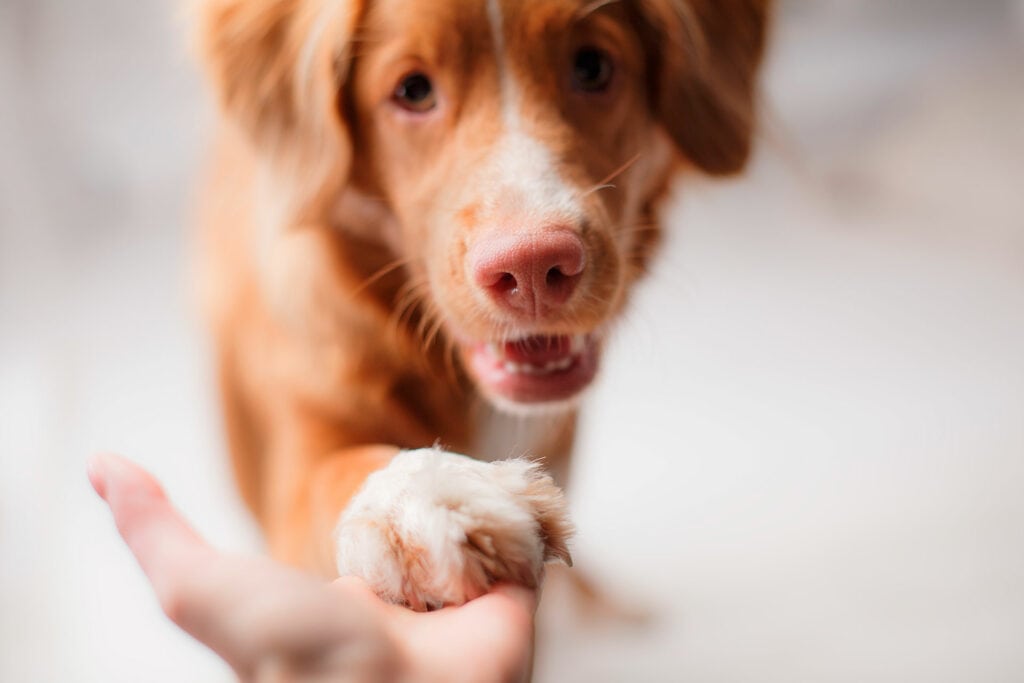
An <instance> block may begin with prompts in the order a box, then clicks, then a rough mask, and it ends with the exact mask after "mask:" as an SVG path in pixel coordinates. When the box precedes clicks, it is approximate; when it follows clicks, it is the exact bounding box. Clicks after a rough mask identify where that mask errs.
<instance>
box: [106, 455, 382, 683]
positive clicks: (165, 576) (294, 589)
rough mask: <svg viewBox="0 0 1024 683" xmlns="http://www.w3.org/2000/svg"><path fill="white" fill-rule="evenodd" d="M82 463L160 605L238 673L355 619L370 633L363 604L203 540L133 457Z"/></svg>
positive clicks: (319, 640) (318, 646) (307, 652)
mask: <svg viewBox="0 0 1024 683" xmlns="http://www.w3.org/2000/svg"><path fill="white" fill-rule="evenodd" d="M88 472H89V480H90V481H91V482H92V485H93V488H95V489H96V491H97V493H99V494H100V496H101V497H103V498H104V499H105V500H106V501H107V503H108V504H109V505H110V509H111V512H112V513H113V515H114V521H115V523H116V524H117V528H118V530H119V531H120V533H121V536H122V537H123V538H124V540H125V542H126V543H127V544H128V547H129V548H130V549H131V551H132V553H133V554H134V555H135V557H136V558H137V559H138V561H139V564H140V565H141V567H142V570H143V572H145V574H146V576H147V577H148V578H149V580H150V582H151V583H152V585H153V588H154V590H155V592H156V594H157V597H158V599H159V601H160V604H161V607H162V608H163V610H164V612H166V613H167V615H168V616H169V617H170V618H171V619H172V620H173V621H174V622H175V623H176V624H177V625H178V626H180V627H181V628H182V629H184V630H185V631H187V632H188V633H189V634H191V635H192V636H193V637H195V638H196V639H197V640H199V641H201V642H203V643H205V644H206V645H207V646H209V647H210V648H211V649H213V650H214V651H215V652H217V654H219V655H220V656H221V657H223V658H224V659H225V660H226V661H227V662H228V664H230V665H231V666H232V667H233V668H234V669H235V671H236V672H238V673H239V675H240V676H242V677H243V678H244V677H248V676H247V674H248V673H249V672H251V670H252V668H253V667H254V666H255V665H256V664H257V663H259V662H265V661H266V660H268V658H270V659H272V658H273V657H274V656H275V655H278V654H286V653H302V654H303V655H304V656H311V655H312V654H313V653H316V652H318V651H321V650H323V649H325V648H327V647H329V646H330V645H332V644H333V643H335V642H337V641H339V639H341V637H342V636H343V635H347V634H349V633H351V632H360V631H359V629H360V628H361V629H362V631H364V632H366V634H367V635H368V636H369V635H376V634H375V633H371V631H372V629H371V622H370V621H369V620H368V618H367V613H368V612H369V611H370V610H369V608H368V607H367V606H366V605H365V604H361V605H358V606H357V605H354V604H352V602H353V601H352V600H351V599H349V600H348V601H346V602H344V603H343V602H341V600H340V599H338V598H340V597H343V596H332V597H334V598H335V599H336V600H337V601H336V600H325V597H328V596H327V590H326V588H325V586H324V584H323V583H322V582H320V581H317V580H315V579H313V578H311V577H309V576H306V575H305V574H301V573H300V572H297V571H294V570H290V569H288V568H285V567H283V566H280V565H277V564H275V563H273V562H271V561H269V560H266V559H263V558H238V557H230V556H226V555H223V554H221V553H219V552H217V551H216V550H214V549H213V548H211V547H209V546H208V545H207V544H206V543H205V542H204V541H203V540H202V538H200V536H199V535H198V534H197V533H196V532H195V531H194V530H193V529H192V528H191V527H190V526H189V525H188V524H187V523H186V522H185V521H184V520H183V519H182V518H181V516H180V514H179V513H178V512H177V510H175V509H174V507H173V506H172V505H171V503H170V501H168V500H167V496H166V495H165V494H164V492H163V489H162V488H161V487H160V485H159V484H158V483H157V481H156V480H155V479H154V478H153V477H152V476H151V475H150V474H149V473H148V472H146V471H145V470H143V469H142V468H140V467H138V466H137V465H135V464H133V463H131V462H129V461H127V460H125V459H123V458H119V457H116V456H112V455H103V456H99V457H97V458H94V459H93V460H92V461H91V462H90V464H89V468H88ZM351 588H355V587H354V586H353V587H351ZM365 590H368V589H365ZM371 595H372V592H371ZM350 598H351V595H350ZM362 602H363V603H365V602H366V600H363V601H362ZM339 604H340V605H341V606H343V607H345V611H344V612H343V613H342V612H341V611H340V610H339V609H338V607H339ZM339 616H343V617H344V618H339Z"/></svg>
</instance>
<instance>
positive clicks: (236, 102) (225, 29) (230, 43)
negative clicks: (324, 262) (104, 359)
mask: <svg viewBox="0 0 1024 683" xmlns="http://www.w3.org/2000/svg"><path fill="white" fill-rule="evenodd" d="M361 5H362V3H361V2H359V1H358V0H337V1H336V2H309V1H308V0H198V6H197V8H196V10H197V12H198V17H197V19H198V22H197V25H198V41H197V42H198V47H199V50H200V54H201V58H202V60H203V62H204V65H205V66H206V69H207V71H208V73H209V77H210V79H211V80H212V82H213V85H214V88H215V89H216V92H217V96H218V98H219V100H220V104H221V107H222V109H223V110H224V112H225V113H226V115H227V117H228V118H229V119H231V120H233V121H234V122H235V123H237V124H238V126H239V127H240V128H241V129H242V131H243V132H244V133H245V134H246V136H247V137H248V138H249V139H250V140H251V141H252V142H253V144H254V148H255V149H256V150H257V152H258V153H259V154H261V155H267V156H270V157H272V160H273V162H274V163H278V164H281V163H287V164H290V165H291V166H293V167H296V168H298V169H301V172H302V173H303V174H304V175H305V177H306V178H307V180H308V179H309V176H310V174H311V173H314V174H315V173H319V174H321V175H325V176H329V175H332V174H333V175H337V174H338V173H341V174H346V173H347V167H348V165H349V163H350V161H351V159H350V157H351V143H350V141H349V139H348V135H347V132H346V130H345V124H344V121H343V120H342V114H341V109H340V107H339V94H340V91H341V88H342V86H343V84H344V81H345V78H346V76H347V72H348V68H349V62H350V59H351V45H352V40H353V36H354V34H355V31H356V24H357V21H358V16H359V13H360V11H361V10H360V6H361Z"/></svg>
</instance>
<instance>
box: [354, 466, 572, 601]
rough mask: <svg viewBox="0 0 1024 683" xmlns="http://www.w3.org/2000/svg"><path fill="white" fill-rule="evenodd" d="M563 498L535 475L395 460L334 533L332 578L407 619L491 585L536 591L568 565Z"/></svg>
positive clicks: (526, 470)
mask: <svg viewBox="0 0 1024 683" xmlns="http://www.w3.org/2000/svg"><path fill="white" fill-rule="evenodd" d="M571 533H572V529H571V525H570V524H569V520H568V516H567V512H566V505H565V499H564V497H563V495H562V491H561V490H560V489H559V488H558V487H557V486H555V484H554V482H552V480H551V477H549V476H548V475H546V474H544V473H543V471H542V470H541V468H540V466H539V465H537V464H535V463H531V462H529V461H526V460H504V461H498V462H493V463H486V462H480V461H478V460H473V459H472V458H467V457H466V456H464V455H456V454H454V453H447V452H445V451H442V450H439V449H423V450H417V451H404V452H402V453H399V454H398V455H397V456H395V458H394V460H392V461H391V463H390V464H389V465H388V466H387V467H385V468H384V469H382V470H380V471H378V472H375V473H373V474H372V475H370V476H369V477H368V478H367V479H366V482H365V483H364V484H363V487H362V488H361V489H360V490H359V492H358V493H357V494H356V495H355V496H354V497H353V498H352V500H351V501H350V502H349V505H348V507H347V508H346V509H345V512H344V513H343V514H342V516H341V521H340V522H339V524H338V529H337V532H336V537H335V540H336V545H335V548H336V553H337V562H338V573H339V574H341V575H342V576H358V577H361V578H363V579H365V580H366V581H367V582H368V583H369V584H370V586H371V587H372V588H373V589H374V590H375V591H376V592H377V594H378V595H380V596H381V597H382V598H384V599H385V600H388V601H390V602H394V603H399V604H406V605H408V606H409V607H412V608H413V609H416V610H424V609H434V608H438V607H441V606H444V605H460V604H462V603H464V602H466V601H467V600H472V599H473V598H475V597H477V596H479V595H482V594H483V593H484V592H486V590H487V588H488V587H489V586H490V585H491V584H493V583H495V582H497V581H512V582H515V583H519V584H523V585H526V586H531V587H533V586H536V585H537V584H538V583H539V582H540V580H541V577H542V574H543V568H544V562H545V561H547V560H551V559H559V560H562V561H563V562H565V563H566V564H571V562H572V560H571V559H570V557H569V552H568V549H567V548H566V543H567V541H568V538H569V536H570V535H571Z"/></svg>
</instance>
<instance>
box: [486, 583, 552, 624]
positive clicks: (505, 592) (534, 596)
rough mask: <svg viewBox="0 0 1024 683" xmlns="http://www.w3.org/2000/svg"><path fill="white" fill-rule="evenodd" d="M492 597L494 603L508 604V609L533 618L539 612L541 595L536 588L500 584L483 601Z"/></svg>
mask: <svg viewBox="0 0 1024 683" xmlns="http://www.w3.org/2000/svg"><path fill="white" fill-rule="evenodd" d="M488 597H490V598H491V599H492V601H499V602H506V603H508V604H507V605H506V608H507V609H513V610H515V609H518V610H520V611H521V612H522V613H525V614H528V615H530V616H531V617H532V616H533V615H534V614H535V613H536V612H537V604H538V602H539V600H540V593H539V591H538V590H537V589H535V588H526V587H525V586H520V585H517V584H514V583H500V584H498V585H497V586H495V587H494V588H493V589H492V590H491V592H490V593H488V594H487V595H484V596H481V599H483V598H488Z"/></svg>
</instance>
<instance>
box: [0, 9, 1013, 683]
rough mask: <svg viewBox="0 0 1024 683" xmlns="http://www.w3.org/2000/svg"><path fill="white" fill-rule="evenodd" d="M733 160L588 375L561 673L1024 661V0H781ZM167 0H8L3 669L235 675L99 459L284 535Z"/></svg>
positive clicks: (26, 673) (1, 237) (667, 675)
mask: <svg viewBox="0 0 1024 683" xmlns="http://www.w3.org/2000/svg"><path fill="white" fill-rule="evenodd" d="M779 9H780V11H779V15H778V18H777V22H776V26H775V33H774V39H773V49H772V52H771V56H770V58H769V60H768V65H767V71H766V79H765V83H766V88H765V96H764V101H765V114H766V117H765V118H766V124H765V129H764V134H763V136H762V137H763V140H762V144H761V149H760V152H759V154H758V157H757V159H756V161H755V163H754V165H753V167H752V169H751V172H750V173H749V175H748V176H747V177H745V178H743V179H741V180H738V181H735V182H730V183H723V184H712V183H706V182H695V181H691V182H688V183H683V184H682V185H680V187H679V192H678V193H677V200H676V201H675V202H674V203H673V208H672V210H671V211H670V212H669V217H668V218H669V221H668V222H669V223H670V224H671V226H672V230H671V231H670V233H671V236H670V239H669V243H668V248H667V249H666V251H665V253H664V254H663V256H662V258H661V260H660V261H659V263H658V265H657V268H656V272H655V273H654V275H653V276H652V277H651V278H650V279H649V281H648V282H646V283H645V285H644V287H643V290H642V293H641V295H640V296H639V297H638V299H637V300H636V301H635V305H634V307H633V309H632V310H631V312H630V313H629V315H628V316H627V318H626V320H625V321H624V322H623V324H622V325H621V327H620V329H619V331H618V333H617V334H616V336H615V338H614V340H613V343H612V347H611V350H610V351H611V352H610V355H609V357H608V359H607V362H606V367H605V372H604V376H603V379H602V381H601V384H600V386H599V387H598V389H597V391H596V392H595V393H594V394H593V396H592V397H591V399H590V401H589V405H588V409H587V412H586V415H585V419H584V425H583V430H582V433H583V436H582V440H581V442H580V447H579V449H578V454H579V457H578V460H577V466H576V471H575V483H574V488H573V490H572V497H573V501H574V502H573V505H574V509H575V515H576V520H577V523H578V525H579V528H580V533H579V539H578V543H577V545H576V550H575V553H574V554H575V555H576V559H577V565H578V566H581V567H584V568H585V569H586V570H587V571H588V572H590V573H591V574H592V575H594V576H595V577H597V578H599V580H600V581H601V582H602V583H603V584H604V585H605V586H607V587H609V588H610V589H611V590H612V591H613V592H614V594H616V595H617V596H619V597H620V598H621V599H623V600H624V601H627V602H629V603H630V604H633V605H635V606H639V607H642V608H644V609H645V610H646V611H648V612H649V613H650V614H651V615H652V617H651V619H650V620H648V622H647V623H646V624H643V625H638V624H630V623H624V622H618V621H614V620H607V619H594V618H588V617H585V616H583V615H580V614H578V613H575V612H574V611H573V610H571V609H570V610H564V609H560V608H559V606H560V605H561V604H562V603H564V602H566V598H565V596H564V595H560V594H559V593H560V591H559V587H558V585H557V584H552V587H551V590H550V591H549V592H548V593H546V595H545V610H544V614H543V615H542V623H541V639H540V642H541V652H540V660H539V664H538V670H537V677H536V679H537V680H538V681H542V682H543V681H669V680H678V681H696V682H701V683H702V682H705V681H709V682H732V681H744V682H746V681H757V682H770V681H779V682H783V681H785V682H787V683H791V682H794V681H815V682H822V681H829V682H831V681H836V682H839V681H851V682H853V681H858V682H860V681H894V682H895V681H900V682H906V681H929V682H932V683H934V682H941V681H951V682H952V681H958V682H962V681H968V680H969V681H984V682H989V681H991V682H997V681H1000V682H1001V681H1006V682H1010V681H1021V680H1024V161H1022V159H1024V75H1022V74H1024V6H1022V3H1020V2H1012V1H1010V0H959V1H948V0H907V1H903V2H899V3H893V2H887V1H884V0H863V1H860V2H858V1H855V0H814V1H810V0H805V1H802V2H801V1H799V0H788V1H787V0H783V1H782V2H781V3H780V8H779ZM177 11H178V8H177V7H176V6H175V3H172V2H169V1H168V0H164V1H160V0H93V1H92V2H88V3H86V2H67V1H66V0H0V680H2V681H11V682H14V681H18V682H21V681H33V682H34V681H61V682H64V681H72V682H74V681H140V680H144V681H152V682H159V681H168V682H170V681H182V680H186V681H227V680H230V679H231V675H230V672H229V671H228V670H227V669H226V668H225V667H224V666H223V665H222V664H221V663H220V662H219V661H218V660H217V659H216V658H214V657H213V656H212V655H211V654H209V653H208V652H207V651H205V650H204V649H203V648H202V647H201V646H198V645H196V644H195V643H193V642H192V641H191V640H189V639H188V638H187V637H186V636H184V635H182V634H180V633H179V632H178V631H177V630H176V629H175V628H174V627H172V626H171V625H170V624H169V623H168V622H167V621H166V619H164V617H163V616H162V615H161V613H160V612H159V609H158V607H157V605H156V602H155V600H154V599H153V596H152V595H151V593H150V590H149V587H148V585H147V584H146V583H145V582H144V581H143V579H142V576H141V573H140V572H139V570H138V569H137V567H136V566H135V564H134V562H133V561H132V559H131V557H130V556H129V555H128V553H127V551H126V549H125V548H124V547H123V546H122V545H121V543H120V541H119V539H118V538H117V536H116V534H115V532H114V528H113V526H112V524H111V523H110V519H109V516H108V514H107V512H106V510H105V508H104V507H103V506H102V505H101V504H100V502H99V501H98V500H97V499H96V498H95V497H94V495H93V494H92V492H91V490H90V489H89V487H88V484H87V482H86V478H85V474H84V463H85V460H86V458H87V456H88V455H89V454H90V453H92V452H94V451H97V450H113V451H117V452H120V453H123V454H125V455H128V456H131V457H132V458H135V459H137V460H139V461H140V462H142V463H143V464H145V465H146V466H147V467H149V468H151V469H152V470H153V471H154V472H156V473H157V475H158V476H159V477H161V478H162V479H163V481H164V482H165V484H166V486H167V489H168V490H169V492H170V493H171V495H172V497H173V499H174V500H175V501H176V502H177V503H178V505H179V506H180V507H181V508H182V509H183V510H184V512H185V513H186V514H187V516H188V517H189V518H191V519H192V520H193V521H194V523H195V524H196V526H197V527H198V528H199V529H200V530H201V531H202V532H203V533H204V534H206V535H207V536H208V537H209V538H210V539H212V540H213V541H214V542H215V543H217V544H218V545H220V546H222V547H225V548H230V549H236V550H249V549H253V548H258V547H259V545H258V538H257V535H256V534H255V532H254V530H253V528H252V526H251V524H250V523H249V521H248V520H247V518H246V517H245V515H244V513H243V512H242V510H241V508H240V505H239V503H238V501H237V498H236V496H235V493H234V491H233V488H232V485H231V482H230V478H229V476H228V471H227V466H226V462H225V458H224V455H223V445H222V440H221V436H220V432H219V423H218V416H217V409H216V402H215V401H214V399H213V396H212V390H211V381H210V379H211V371H210V367H209V358H208V354H207V350H206V348H205V339H204V335H203V332H202V329H201V326H200V325H199V324H198V322H197V319H196V316H195V313H194V309H193V307H192V304H191V301H190V298H189V286H188V283H189V278H188V271H187V254H188V226H189V221H190V219H189V216H190V201H191V199H190V198H191V197H192V196H193V187H194V178H195V177H196V171H197V169H198V168H199V167H200V165H201V158H202V154H203V142H204V136H205V135H206V134H207V133H208V131H209V125H208V124H209V122H210V120H211V118H212V117H211V113H210V106H209V103H208V99H207V97H206V95H205V92H204V90H203V87H202V83H201V81H200V79H199V77H198V74H197V72H196V69H195V68H194V66H193V65H192V63H191V62H190V60H189V58H188V56H187V51H186V49H185V47H184V46H185V41H184V35H185V30H184V27H183V25H184V22H183V21H181V20H180V17H178V16H177V14H176V13H177Z"/></svg>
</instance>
